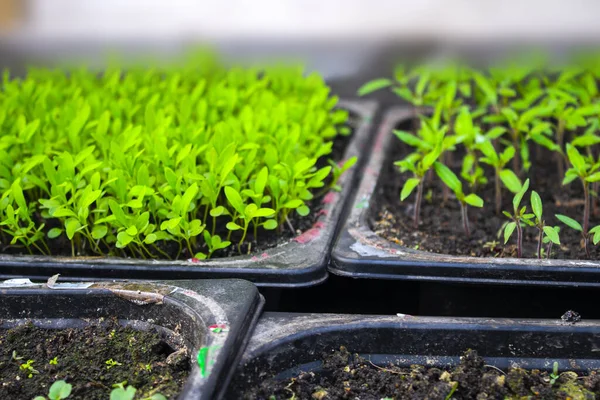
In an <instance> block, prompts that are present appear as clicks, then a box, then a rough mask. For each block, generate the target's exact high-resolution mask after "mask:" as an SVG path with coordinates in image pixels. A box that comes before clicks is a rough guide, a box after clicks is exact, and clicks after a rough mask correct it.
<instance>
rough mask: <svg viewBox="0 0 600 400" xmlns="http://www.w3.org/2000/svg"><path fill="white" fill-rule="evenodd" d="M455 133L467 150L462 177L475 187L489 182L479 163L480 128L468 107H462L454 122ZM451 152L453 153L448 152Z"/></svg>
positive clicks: (458, 141) (458, 140)
mask: <svg viewBox="0 0 600 400" xmlns="http://www.w3.org/2000/svg"><path fill="white" fill-rule="evenodd" d="M454 133H455V134H456V135H457V140H456V142H457V143H461V144H462V145H463V146H464V147H465V149H466V150H467V154H466V155H465V157H464V158H463V164H462V170H461V177H462V178H463V179H465V180H466V181H467V182H468V183H469V186H470V187H471V188H473V189H475V188H476V187H477V186H478V185H484V184H486V183H487V178H486V177H485V174H484V170H483V168H481V166H480V165H479V161H480V160H479V158H478V157H477V155H476V152H477V150H478V139H479V137H480V136H481V134H480V132H479V128H478V127H476V126H475V125H474V124H473V115H472V114H471V112H470V111H469V110H468V108H467V107H462V108H461V109H460V112H459V114H458V116H457V117H456V121H455V123H454ZM447 154H451V153H447Z"/></svg>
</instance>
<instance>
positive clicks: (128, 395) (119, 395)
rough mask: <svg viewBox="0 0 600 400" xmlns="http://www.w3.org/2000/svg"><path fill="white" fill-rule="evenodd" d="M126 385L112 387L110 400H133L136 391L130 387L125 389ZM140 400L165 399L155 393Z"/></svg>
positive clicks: (123, 383)
mask: <svg viewBox="0 0 600 400" xmlns="http://www.w3.org/2000/svg"><path fill="white" fill-rule="evenodd" d="M126 384H127V382H122V383H117V384H115V385H113V390H112V391H111V392H110V400H133V399H134V398H135V394H136V392H137V389H136V388H135V387H133V386H131V385H128V386H127V387H125V385H126ZM140 400H167V398H166V397H165V396H163V395H162V394H160V393H155V394H153V395H151V396H148V397H143V398H141V399H140Z"/></svg>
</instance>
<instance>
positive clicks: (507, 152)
mask: <svg viewBox="0 0 600 400" xmlns="http://www.w3.org/2000/svg"><path fill="white" fill-rule="evenodd" d="M598 60H600V58H599V57H598V54H594V55H593V56H591V57H588V59H587V60H585V62H576V63H573V65H568V64H567V65H564V64H563V65H561V66H560V67H559V68H552V67H548V66H549V65H551V64H552V63H551V62H549V60H548V59H547V58H546V57H544V56H543V55H542V57H539V55H538V54H533V53H532V54H528V55H526V56H525V58H524V59H519V58H517V59H515V60H514V61H509V62H508V63H504V64H503V65H502V64H498V63H495V64H496V65H498V66H496V67H491V68H486V69H476V68H470V67H469V66H466V65H464V64H460V63H456V62H452V61H447V60H440V59H436V60H435V61H434V62H432V63H429V64H424V65H418V66H415V67H411V68H407V67H405V66H399V67H398V68H396V70H395V71H394V76H393V79H377V80H375V81H372V82H369V83H367V84H365V85H364V86H363V87H362V88H361V90H360V91H359V93H360V94H361V95H362V94H366V93H370V92H373V91H375V90H379V89H382V88H391V90H392V91H393V92H395V93H396V94H397V95H398V96H399V97H400V98H401V99H403V100H405V101H408V102H410V103H411V104H412V105H413V106H414V107H413V109H412V110H413V113H414V116H415V118H414V120H413V121H412V122H413V130H412V131H410V132H408V131H394V134H395V135H396V136H397V137H398V138H399V139H400V140H401V141H402V142H404V143H405V144H407V145H408V146H410V147H411V148H412V152H411V153H410V154H409V155H408V156H406V157H405V158H404V159H403V160H401V161H398V162H396V165H397V166H399V167H400V171H401V172H405V171H410V172H412V175H413V176H412V177H410V178H407V179H405V180H404V185H403V188H402V190H401V193H400V197H401V200H404V199H406V198H407V197H408V196H409V195H410V194H411V193H413V192H415V191H416V192H417V200H416V202H415V210H416V211H418V210H419V202H420V199H421V197H422V191H423V189H424V188H423V186H424V183H423V182H424V179H423V177H424V176H425V174H426V173H427V172H428V171H429V169H430V168H431V165H432V164H430V163H429V162H424V161H425V160H426V158H425V157H427V156H429V155H431V154H433V155H432V156H430V157H429V158H428V159H427V161H431V159H435V161H438V162H440V163H442V164H444V165H447V166H449V167H450V168H451V169H452V171H454V172H457V169H458V168H460V170H459V171H460V174H459V177H460V178H461V179H462V180H463V181H464V182H466V183H468V185H469V187H470V188H471V190H472V191H473V190H480V189H481V188H486V186H487V185H488V182H490V181H491V179H489V178H490V174H491V173H493V176H494V179H493V181H494V185H495V209H496V213H497V214H499V213H500V211H501V210H502V201H503V193H502V192H503V187H506V188H507V189H508V190H509V191H510V192H512V193H514V194H515V195H516V196H515V198H519V196H520V199H519V203H520V200H521V199H522V196H523V195H524V190H525V191H526V189H523V188H524V185H523V184H522V181H523V180H526V179H527V174H528V173H529V172H530V168H531V166H532V165H533V164H534V163H538V165H536V166H537V167H538V169H537V170H536V173H539V171H540V169H539V166H540V165H539V164H540V162H541V161H545V162H547V160H548V158H549V156H552V159H553V160H555V161H556V166H557V168H556V170H557V173H558V175H559V176H560V179H561V180H563V183H564V184H568V183H570V182H572V181H573V180H575V179H577V178H578V179H579V180H580V181H581V182H582V184H583V188H584V195H583V197H584V213H583V216H580V217H578V218H577V220H579V221H580V222H578V223H577V227H580V229H578V230H579V231H581V234H582V236H583V238H584V243H585V246H586V252H587V253H588V254H589V249H588V241H589V238H590V236H591V235H592V234H593V235H594V241H598V242H600V233H597V232H599V231H600V228H594V231H593V232H592V231H590V230H589V219H590V212H591V208H592V207H594V210H596V208H597V201H598V199H597V197H598V193H600V186H599V185H600V161H599V160H598V146H599V145H600V134H599V133H598V132H599V131H600V116H599V115H600V90H599V89H598V81H599V80H600V63H599V62H598ZM430 108H433V109H434V111H433V115H432V116H431V117H429V116H428V115H430V114H431V112H430ZM419 120H420V122H421V123H420V124H419ZM31 129H33V128H31ZM440 132H443V135H440V134H439V133H440ZM432 133H433V134H432ZM442 136H443V139H442V138H441V137H442ZM457 150H458V151H457ZM534 157H535V158H534ZM458 160H460V164H459V163H458ZM456 181H458V178H457V179H456ZM445 183H446V185H445V187H444V193H443V195H444V196H443V199H444V201H446V200H447V195H448V193H449V192H448V190H447V188H448V187H450V186H449V185H448V184H447V182H445ZM427 184H429V181H427ZM426 189H427V190H428V192H427V193H431V194H433V193H434V189H433V188H430V187H427V188H426ZM460 189H461V190H462V187H461V188H460ZM520 193H522V194H520ZM460 194H461V192H459V195H460ZM463 195H464V194H463ZM532 196H533V197H534V198H535V195H533V194H532ZM538 197H539V196H538ZM428 199H430V201H435V200H433V199H434V197H432V196H431V195H428ZM592 199H594V204H592V203H591V200H592ZM532 206H533V203H532ZM540 209H541V207H540ZM570 210H571V211H572V210H574V208H571V209H570ZM507 214H508V215H509V218H510V219H511V220H510V221H509V222H508V223H506V224H505V225H504V227H503V230H504V233H505V238H506V240H508V239H509V238H510V237H511V235H512V234H513V233H514V232H515V231H517V232H519V231H520V229H521V225H522V224H525V225H528V224H529V225H532V226H535V227H537V228H538V229H539V230H540V240H541V243H542V244H543V243H547V244H548V245H549V246H548V249H549V250H550V249H551V247H552V246H551V245H552V244H558V243H559V242H560V238H559V228H558V227H556V226H554V227H552V226H546V225H545V223H544V220H543V219H542V218H541V217H538V216H537V215H535V214H531V213H527V212H526V208H525V209H523V207H520V208H519V209H515V210H513V212H511V213H507ZM565 218H569V220H568V221H574V220H573V216H570V217H565ZM417 219H418V216H417V215H415V221H416V222H415V226H418V222H417ZM561 221H562V222H564V220H561ZM567 226H570V227H571V228H573V229H576V228H574V226H575V225H574V224H572V223H571V224H570V225H569V224H567ZM518 241H519V252H520V250H521V243H520V239H519V240H518ZM540 247H541V246H539V244H538V256H540V255H541V254H542V252H541V249H540ZM548 255H549V251H548Z"/></svg>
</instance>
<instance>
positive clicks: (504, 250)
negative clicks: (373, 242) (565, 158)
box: [369, 124, 600, 259]
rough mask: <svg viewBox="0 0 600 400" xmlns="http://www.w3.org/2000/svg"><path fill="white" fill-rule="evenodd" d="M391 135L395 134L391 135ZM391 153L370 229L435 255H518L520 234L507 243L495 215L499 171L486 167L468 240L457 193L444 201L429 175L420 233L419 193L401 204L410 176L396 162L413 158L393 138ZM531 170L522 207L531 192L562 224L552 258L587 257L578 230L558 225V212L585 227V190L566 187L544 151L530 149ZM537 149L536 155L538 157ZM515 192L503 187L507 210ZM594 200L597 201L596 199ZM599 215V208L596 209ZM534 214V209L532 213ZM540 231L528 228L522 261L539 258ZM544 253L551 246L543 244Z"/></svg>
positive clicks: (593, 219)
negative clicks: (480, 203) (416, 213)
mask: <svg viewBox="0 0 600 400" xmlns="http://www.w3.org/2000/svg"><path fill="white" fill-rule="evenodd" d="M410 126H411V125H406V124H403V125H402V126H401V127H398V128H397V129H404V130H409V129H410V128H409V127H410ZM390 135H392V132H390ZM392 143H393V145H392V146H391V148H390V149H388V153H387V156H386V160H385V162H384V165H383V168H382V171H381V176H380V177H379V181H378V186H377V189H376V193H375V196H376V198H375V209H374V210H373V211H372V213H371V214H370V218H369V222H370V225H371V228H372V229H373V231H374V232H376V233H377V234H378V235H380V236H382V237H384V238H386V239H387V240H390V241H392V242H394V243H397V244H399V245H401V246H405V247H409V248H413V249H417V250H423V251H428V252H433V253H440V254H449V255H462V256H474V257H516V256H517V246H516V237H517V233H516V231H515V232H514V233H513V236H512V237H511V238H510V239H509V241H508V243H506V244H504V234H503V231H501V229H502V227H503V224H504V223H505V222H507V221H508V219H507V218H506V216H504V215H503V214H500V215H497V214H496V213H495V200H494V198H495V189H494V172H493V170H492V169H490V168H486V167H487V166H486V165H482V167H483V168H484V170H485V171H486V173H485V176H486V177H487V178H488V180H489V182H488V183H487V184H485V185H484V186H483V187H481V188H479V189H477V191H476V193H477V194H478V195H479V196H480V197H481V198H483V200H484V206H483V208H474V207H469V208H468V215H469V221H470V230H471V236H470V237H467V236H466V234H465V231H464V229H463V223H462V216H461V208H460V205H459V203H458V201H457V200H456V197H455V196H454V194H453V193H452V192H450V196H449V197H448V200H447V201H444V198H443V183H442V182H441V181H440V180H439V179H438V177H437V175H435V173H432V174H431V177H427V178H426V180H425V185H424V188H423V202H422V203H421V219H420V224H419V227H418V229H415V227H414V225H413V212H414V201H415V193H416V192H415V193H413V194H411V196H409V197H408V198H407V199H406V200H405V201H403V202H401V201H400V191H401V189H402V186H403V185H404V182H405V181H406V179H408V178H410V177H411V173H410V172H407V173H400V171H399V169H398V167H397V166H395V165H394V161H397V160H401V159H402V158H404V157H405V156H406V155H407V154H408V151H409V149H408V147H407V146H406V145H404V144H403V143H402V142H401V141H400V140H399V139H397V138H393V139H392ZM531 151H532V154H531V161H532V166H531V168H530V170H529V172H528V173H523V174H522V176H521V179H522V180H523V181H524V180H525V179H526V178H529V179H530V185H529V190H528V191H527V193H526V194H525V196H524V197H523V200H522V201H521V207H522V206H524V205H527V209H528V210H531V205H530V195H531V194H530V193H531V190H535V191H536V192H538V194H539V195H540V197H541V199H542V203H543V217H544V219H545V221H546V225H550V226H555V225H558V226H560V242H561V245H560V246H557V245H553V247H552V255H551V258H554V259H557V258H558V259H586V258H587V257H586V254H585V249H584V247H583V240H582V238H581V234H580V233H579V232H576V231H574V230H573V229H571V228H569V227H567V226H565V225H564V224H562V223H561V222H559V221H558V220H557V219H556V217H555V216H554V215H555V214H564V215H567V216H569V217H571V218H573V219H575V220H577V221H579V222H580V223H581V222H582V221H581V220H582V217H583V187H582V185H581V183H580V182H579V180H575V181H573V182H571V183H570V184H569V185H566V186H563V185H562V178H561V177H560V176H559V174H558V171H557V166H556V163H555V155H554V154H553V153H551V152H549V151H547V150H545V149H540V148H539V147H537V146H536V147H534V146H531ZM536 151H537V153H536ZM453 157H454V159H453V163H452V164H451V166H452V169H453V170H454V172H455V173H456V174H457V176H459V177H460V167H461V164H462V157H461V156H460V155H459V154H457V153H456V152H455V153H454V154H453ZM463 190H464V192H465V193H467V194H468V193H471V191H470V189H469V187H468V184H467V183H465V182H463ZM512 198H513V194H512V193H511V192H509V191H508V189H506V188H504V187H503V190H502V210H506V211H509V212H510V211H511V210H512ZM592 199H593V201H592V203H593V202H595V198H592ZM596 211H598V210H596ZM528 212H531V211H528ZM598 223H600V215H599V214H598V213H597V212H596V213H591V216H590V228H592V227H594V226H596V225H597V224H598ZM538 237H539V236H538V230H537V228H535V227H527V226H525V227H523V257H527V258H532V257H537V243H538ZM543 248H544V250H545V248H546V245H545V244H544V246H543ZM589 248H590V256H591V259H598V256H599V255H600V253H599V252H598V250H597V248H596V246H594V245H593V244H592V243H591V241H590V245H589Z"/></svg>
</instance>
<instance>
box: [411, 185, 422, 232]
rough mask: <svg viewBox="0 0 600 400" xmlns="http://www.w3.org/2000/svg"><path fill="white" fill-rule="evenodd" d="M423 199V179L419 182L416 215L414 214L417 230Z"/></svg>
mask: <svg viewBox="0 0 600 400" xmlns="http://www.w3.org/2000/svg"><path fill="white" fill-rule="evenodd" d="M422 199H423V179H421V181H420V182H419V185H418V186H417V198H416V199H415V214H414V219H413V221H414V227H415V229H418V228H419V216H420V214H421V201H422Z"/></svg>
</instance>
